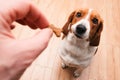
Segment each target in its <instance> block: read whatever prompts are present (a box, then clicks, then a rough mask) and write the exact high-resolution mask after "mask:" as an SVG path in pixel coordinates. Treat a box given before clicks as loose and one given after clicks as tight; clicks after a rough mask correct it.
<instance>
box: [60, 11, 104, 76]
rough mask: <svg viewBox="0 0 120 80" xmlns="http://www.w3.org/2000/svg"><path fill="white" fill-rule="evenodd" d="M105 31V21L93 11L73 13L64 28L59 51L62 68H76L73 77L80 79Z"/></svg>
mask: <svg viewBox="0 0 120 80" xmlns="http://www.w3.org/2000/svg"><path fill="white" fill-rule="evenodd" d="M102 30H103V20H102V18H101V17H100V15H99V13H98V12H97V11H96V10H93V9H78V10H75V11H74V12H72V13H71V14H70V16H69V18H68V20H67V22H66V23H65V25H64V26H63V28H62V32H63V34H64V35H63V40H62V43H61V47H60V50H59V53H60V58H61V59H62V62H63V63H62V68H63V69H65V68H67V67H75V68H76V70H75V71H74V74H73V76H74V77H79V76H80V74H81V72H82V71H83V69H84V68H86V67H87V66H88V65H89V64H90V62H91V59H92V57H93V56H94V55H95V53H96V52H97V49H98V45H99V42H100V36H101V32H102Z"/></svg>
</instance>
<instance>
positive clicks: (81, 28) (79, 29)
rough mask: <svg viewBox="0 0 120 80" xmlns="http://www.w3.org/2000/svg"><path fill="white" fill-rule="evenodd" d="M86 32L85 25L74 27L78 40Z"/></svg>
mask: <svg viewBox="0 0 120 80" xmlns="http://www.w3.org/2000/svg"><path fill="white" fill-rule="evenodd" d="M86 30H87V29H86V26H85V25H83V24H79V25H77V26H76V30H75V35H76V36H77V37H78V38H82V36H83V35H84V34H85V32H86Z"/></svg>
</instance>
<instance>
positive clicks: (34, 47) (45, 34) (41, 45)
mask: <svg viewBox="0 0 120 80" xmlns="http://www.w3.org/2000/svg"><path fill="white" fill-rule="evenodd" d="M51 37H52V30H51V29H48V28H46V29H42V30H41V31H40V32H39V33H37V34H36V35H35V36H34V37H32V38H30V39H27V40H25V41H24V43H23V45H24V47H25V48H26V49H28V50H30V51H31V53H32V55H33V56H34V57H37V56H38V55H39V54H40V53H41V52H42V51H43V50H44V49H45V48H46V47H47V45H48V42H49V40H50V38H51Z"/></svg>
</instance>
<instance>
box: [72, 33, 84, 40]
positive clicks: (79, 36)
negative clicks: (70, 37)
mask: <svg viewBox="0 0 120 80" xmlns="http://www.w3.org/2000/svg"><path fill="white" fill-rule="evenodd" d="M74 34H75V36H76V37H77V38H80V39H83V37H82V35H78V34H76V33H74Z"/></svg>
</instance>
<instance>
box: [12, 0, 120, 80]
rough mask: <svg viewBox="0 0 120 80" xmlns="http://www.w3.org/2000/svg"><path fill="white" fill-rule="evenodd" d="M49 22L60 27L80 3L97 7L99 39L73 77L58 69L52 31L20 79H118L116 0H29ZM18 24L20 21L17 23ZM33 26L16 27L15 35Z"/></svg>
mask: <svg viewBox="0 0 120 80" xmlns="http://www.w3.org/2000/svg"><path fill="white" fill-rule="evenodd" d="M33 3H35V4H36V6H37V7H38V8H39V9H40V10H41V11H42V12H43V14H44V15H45V16H46V17H47V19H48V20H49V21H50V23H51V24H54V25H55V26H57V27H59V28H61V27H62V26H63V25H64V24H65V22H66V20H67V18H68V16H69V14H70V13H71V12H72V11H73V10H75V9H77V8H81V7H88V8H93V9H96V10H97V11H99V13H100V14H101V16H102V18H103V20H104V30H103V32H102V37H101V43H100V46H99V50H98V52H97V54H96V55H95V56H94V58H93V59H92V63H91V64H90V66H89V67H88V68H86V69H85V70H84V71H83V73H82V75H81V76H80V77H79V78H77V79H75V78H73V76H72V72H71V71H69V70H63V69H61V64H60V63H61V60H60V58H59V56H58V49H59V44H60V41H61V39H60V38H56V37H55V35H53V37H52V39H51V41H50V43H49V46H48V47H47V49H46V50H45V51H44V52H43V53H42V54H41V55H40V56H39V57H38V58H37V59H36V60H35V61H34V63H33V64H32V65H31V66H30V67H29V68H28V69H27V70H26V71H25V73H24V74H23V76H22V77H21V79H20V80H120V26H119V25H120V0H99V1H98V0H92V1H91V0H33ZM17 26H20V25H17ZM36 32H37V30H31V29H29V28H28V27H23V26H20V27H16V28H15V29H14V30H13V34H15V36H16V38H18V39H24V38H28V37H30V36H32V35H33V34H34V33H36Z"/></svg>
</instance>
